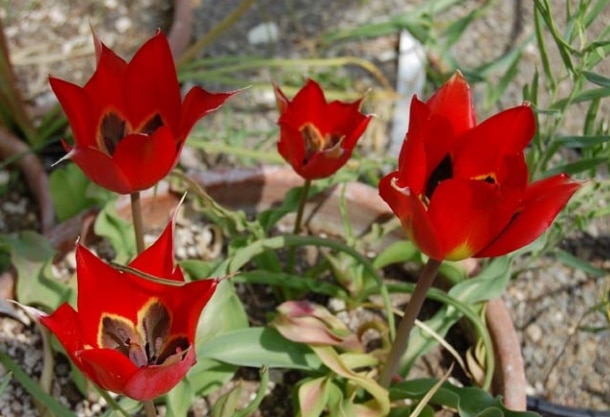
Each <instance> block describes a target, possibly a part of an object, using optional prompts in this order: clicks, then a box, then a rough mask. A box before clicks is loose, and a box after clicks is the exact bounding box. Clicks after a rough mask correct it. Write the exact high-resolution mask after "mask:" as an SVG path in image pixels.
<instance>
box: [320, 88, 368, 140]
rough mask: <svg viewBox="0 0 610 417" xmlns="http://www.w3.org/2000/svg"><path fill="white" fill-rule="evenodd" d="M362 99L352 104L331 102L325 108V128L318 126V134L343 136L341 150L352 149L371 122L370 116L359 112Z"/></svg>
mask: <svg viewBox="0 0 610 417" xmlns="http://www.w3.org/2000/svg"><path fill="white" fill-rule="evenodd" d="M361 104H362V99H360V100H356V101H354V102H352V103H344V102H342V101H333V102H331V103H330V104H329V105H328V107H327V110H326V111H327V117H326V123H325V126H318V129H319V130H320V133H321V134H322V136H324V135H325V134H326V133H329V134H338V135H339V136H345V139H344V140H343V144H342V145H343V146H342V147H343V148H344V149H349V150H350V151H351V150H352V149H354V147H355V146H356V143H357V142H358V139H360V136H362V134H363V133H364V131H365V129H366V127H367V126H368V124H369V121H370V120H371V116H365V115H364V114H362V113H361V112H360V106H361Z"/></svg>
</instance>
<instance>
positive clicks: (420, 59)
mask: <svg viewBox="0 0 610 417" xmlns="http://www.w3.org/2000/svg"><path fill="white" fill-rule="evenodd" d="M398 48H399V52H398V68H397V76H396V92H397V93H398V94H399V95H400V98H399V99H398V100H397V101H396V103H395V104H394V114H393V116H392V131H391V133H390V143H389V147H388V152H389V154H390V155H391V156H393V157H398V155H399V153H400V148H401V147H402V142H403V140H404V139H405V135H406V133H407V129H408V128H409V108H410V106H411V98H412V97H413V95H415V94H417V95H418V96H420V97H421V95H422V92H423V89H424V84H425V82H426V53H425V51H424V47H423V45H422V44H421V43H419V42H418V41H417V39H415V38H414V37H413V36H412V35H411V34H410V33H409V32H407V31H406V30H403V31H402V32H401V33H400V40H399V47H398Z"/></svg>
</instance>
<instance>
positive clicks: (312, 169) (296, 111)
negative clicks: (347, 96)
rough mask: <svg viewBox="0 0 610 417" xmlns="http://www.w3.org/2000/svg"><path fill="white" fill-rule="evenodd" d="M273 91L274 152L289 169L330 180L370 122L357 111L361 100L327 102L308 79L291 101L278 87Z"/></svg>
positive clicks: (312, 177)
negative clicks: (276, 126)
mask: <svg viewBox="0 0 610 417" xmlns="http://www.w3.org/2000/svg"><path fill="white" fill-rule="evenodd" d="M274 90H275V98H276V101H277V106H278V109H279V111H280V118H279V119H278V124H279V126H280V140H279V142H278V145H277V149H278V151H279V153H280V155H282V157H283V158H284V159H285V160H286V161H287V162H288V163H289V164H290V165H292V168H293V169H294V170H295V171H296V172H297V173H298V174H299V175H300V176H301V177H303V178H304V179H307V180H312V179H317V178H325V177H329V176H331V175H332V174H334V173H335V172H336V171H337V170H338V169H339V168H341V167H342V166H343V165H345V163H346V162H347V160H348V159H349V158H350V156H351V155H352V151H353V150H354V147H355V146H356V142H358V139H359V138H360V136H361V135H362V133H363V132H364V130H365V129H366V126H367V125H368V123H369V120H370V119H371V116H365V115H364V114H362V113H361V112H360V106H361V104H362V98H361V99H359V100H356V101H354V102H351V103H345V102H342V101H338V100H335V101H331V102H330V103H327V102H326V98H325V97H324V92H323V91H322V89H321V88H320V86H319V85H318V84H317V83H316V82H315V81H313V80H307V83H306V84H305V86H304V87H303V88H302V89H301V90H300V91H299V92H298V93H297V95H296V96H294V98H293V99H292V101H290V100H288V98H287V97H286V96H285V95H284V93H283V92H282V90H280V88H279V87H278V86H274Z"/></svg>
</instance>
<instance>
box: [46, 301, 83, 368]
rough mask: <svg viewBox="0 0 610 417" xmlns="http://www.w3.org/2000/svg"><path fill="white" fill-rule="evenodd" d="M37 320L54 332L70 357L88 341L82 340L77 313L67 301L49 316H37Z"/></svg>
mask: <svg viewBox="0 0 610 417" xmlns="http://www.w3.org/2000/svg"><path fill="white" fill-rule="evenodd" d="M39 320H40V322H41V323H42V324H44V325H45V326H46V327H47V328H48V329H49V330H50V331H51V332H53V334H55V336H56V337H57V339H58V340H59V342H60V343H61V345H62V346H63V347H64V349H66V352H67V353H68V354H69V355H70V357H72V358H74V356H75V353H76V352H77V351H79V350H82V349H83V347H84V345H85V344H87V343H88V342H86V341H84V340H83V335H82V334H81V332H80V322H79V319H78V313H77V312H76V311H75V310H74V309H73V308H72V307H71V306H70V305H69V304H68V303H64V304H62V305H60V306H59V308H58V309H57V310H55V312H54V313H53V314H51V315H50V316H41V317H39Z"/></svg>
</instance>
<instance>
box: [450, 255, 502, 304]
mask: <svg viewBox="0 0 610 417" xmlns="http://www.w3.org/2000/svg"><path fill="white" fill-rule="evenodd" d="M509 278H510V258H509V257H507V256H502V257H498V258H494V259H493V260H492V261H491V262H490V263H489V264H488V265H487V266H486V267H485V269H483V271H481V272H480V273H479V274H478V275H477V276H476V277H474V278H470V279H467V280H465V281H462V282H460V283H458V284H456V285H454V286H453V287H452V288H451V289H450V290H449V295H450V296H453V297H455V298H456V299H457V300H460V301H462V302H464V303H466V304H476V303H479V302H481V301H487V300H491V299H493V298H498V297H499V296H500V295H502V293H503V292H504V290H505V289H506V286H507V285H508V280H509Z"/></svg>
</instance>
